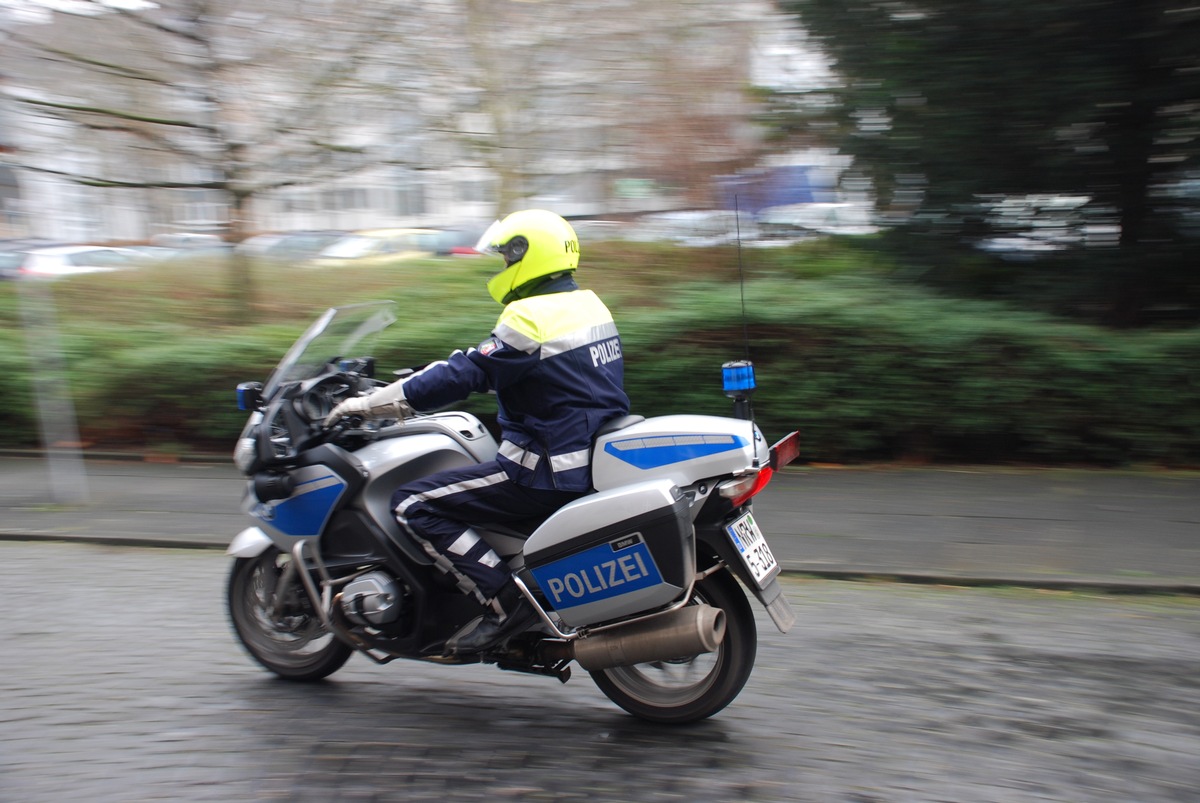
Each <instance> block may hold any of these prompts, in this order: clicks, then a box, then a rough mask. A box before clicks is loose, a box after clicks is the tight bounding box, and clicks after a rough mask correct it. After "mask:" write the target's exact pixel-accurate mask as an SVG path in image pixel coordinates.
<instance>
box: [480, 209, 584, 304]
mask: <svg viewBox="0 0 1200 803" xmlns="http://www.w3.org/2000/svg"><path fill="white" fill-rule="evenodd" d="M475 250H476V251H480V252H483V253H490V252H496V253H498V254H500V255H501V256H503V257H504V270H502V271H500V272H499V273H497V274H496V275H495V276H493V277H492V278H491V279H490V280H488V285H487V288H488V292H489V293H490V294H491V296H492V298H494V299H496V301H498V302H499V303H501V304H507V303H508V302H510V301H513V300H514V299H517V298H520V295H519V293H518V291H519V290H520V289H521V288H522V287H524V286H525V285H527V284H529V283H530V282H532V281H533V280H535V279H540V278H542V277H545V276H552V275H554V274H556V273H567V272H570V271H573V270H575V269H576V268H578V267H579V238H578V237H576V236H575V230H574V229H572V228H571V224H570V223H568V222H567V221H565V220H563V219H562V218H561V217H559V216H558V215H556V214H554V213H553V212H547V211H545V210H544V209H526V210H524V211H521V212H513V213H512V214H511V215H509V216H508V217H506V218H504V219H503V220H497V221H496V222H495V223H493V224H492V225H491V226H490V227H488V230H487V231H485V232H484V233H483V237H481V238H480V239H479V244H478V245H476V246H475Z"/></svg>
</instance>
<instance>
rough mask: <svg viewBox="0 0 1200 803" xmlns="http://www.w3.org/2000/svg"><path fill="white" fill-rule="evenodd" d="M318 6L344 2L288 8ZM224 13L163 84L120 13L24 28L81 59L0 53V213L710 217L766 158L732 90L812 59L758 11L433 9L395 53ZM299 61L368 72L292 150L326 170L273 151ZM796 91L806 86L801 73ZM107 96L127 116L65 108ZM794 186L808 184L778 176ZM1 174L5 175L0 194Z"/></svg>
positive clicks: (155, 55)
mask: <svg viewBox="0 0 1200 803" xmlns="http://www.w3.org/2000/svg"><path fill="white" fill-rule="evenodd" d="M326 5H328V6H330V7H331V8H332V6H335V5H337V4H336V3H330V4H320V5H319V6H318V5H314V6H312V10H311V12H310V8H309V7H307V6H306V7H305V14H306V16H309V15H310V14H317V13H319V12H318V9H319V8H324V7H325V6H326ZM240 9H241V10H238V4H235V7H234V10H233V11H232V12H230V16H229V17H228V18H227V20H226V22H227V30H225V29H222V30H221V31H220V32H219V33H220V34H221V37H222V38H221V39H220V40H219V42H218V44H219V45H220V47H221V48H222V49H223V50H222V52H223V53H224V54H225V55H223V56H222V57H221V58H220V59H218V60H217V61H216V62H214V64H215V66H214V65H196V64H189V63H188V62H187V60H186V59H180V58H179V57H178V56H177V55H170V58H167V59H166V61H168V62H170V63H171V64H172V69H177V70H179V74H178V75H174V74H173V75H171V76H169V80H165V79H164V73H163V71H162V68H161V67H160V66H159V65H158V64H157V63H156V60H159V59H160V57H161V56H162V55H163V53H165V52H166V51H167V50H169V48H165V47H164V46H163V45H162V43H161V42H159V43H155V42H154V41H153V40H152V39H151V38H150V37H149V35H148V34H147V33H146V32H144V31H140V30H139V29H137V28H133V27H130V26H128V25H122V24H120V23H121V20H119V19H116V17H117V16H119V15H109V16H111V17H113V19H111V20H108V19H100V18H98V17H96V16H92V17H79V16H72V15H66V14H61V13H55V14H53V15H51V16H50V17H48V19H49V20H50V21H49V22H42V23H39V24H37V25H26V26H22V30H23V35H24V36H28V37H35V38H37V39H38V40H39V41H41V42H53V43H54V47H55V49H56V51H60V52H68V53H72V54H76V53H77V54H78V57H77V59H75V62H77V63H73V59H74V58H75V57H74V56H71V57H64V58H62V59H60V60H59V61H57V62H55V61H54V60H45V59H43V60H41V61H38V60H37V59H36V51H35V50H26V51H25V52H24V55H23V56H22V55H21V54H20V53H18V52H17V51H16V50H14V49H12V48H6V51H7V55H3V56H0V64H3V65H5V66H8V67H9V69H10V70H11V73H12V76H13V78H12V81H11V82H10V87H9V96H10V99H14V98H15V99H16V101H15V102H10V103H9V109H10V114H13V115H16V116H18V117H19V118H20V120H19V123H16V124H14V125H12V126H11V130H12V135H11V136H12V138H13V139H14V140H18V139H19V141H20V155H21V158H20V159H10V160H9V161H10V162H12V163H14V164H17V165H20V166H21V167H18V169H17V170H16V171H15V173H16V175H18V176H19V179H20V182H21V188H20V190H21V192H22V193H23V196H24V200H23V201H20V202H18V203H16V204H15V206H16V207H17V208H20V209H21V210H22V212H23V214H24V215H25V216H26V219H25V223H26V224H27V228H28V229H29V232H28V233H30V234H37V235H40V236H47V237H55V238H61V239H70V240H140V239H147V238H149V237H150V236H152V235H154V234H157V233H161V232H167V231H222V230H224V229H225V228H226V227H227V226H228V224H229V222H230V220H231V218H236V220H237V224H238V229H239V230H240V231H242V232H247V233H248V232H253V231H268V230H296V229H354V228H368V227H382V226H410V225H440V224H445V223H453V222H460V221H464V220H482V219H490V218H492V217H494V216H495V215H496V214H497V213H499V212H503V211H509V210H511V209H513V208H519V207H522V206H545V207H549V208H553V209H555V210H557V211H559V212H560V213H562V214H564V215H567V216H599V215H634V214H638V213H643V212H649V211H660V210H669V209H681V208H712V207H714V206H719V205H721V204H722V203H723V201H724V196H726V195H727V194H728V193H727V192H725V190H727V188H728V186H729V184H728V180H726V181H725V183H724V184H723V183H722V182H721V180H719V179H718V177H721V176H729V175H731V174H737V173H739V172H742V171H745V170H746V169H748V168H752V167H754V166H755V165H756V164H759V163H760V161H761V160H762V158H763V156H764V154H765V153H766V146H765V143H764V137H763V132H762V131H761V130H760V129H759V128H758V127H757V126H756V125H755V124H754V123H753V118H754V113H755V105H754V104H755V101H754V100H753V97H752V94H751V93H750V92H749V91H748V90H749V89H750V87H751V86H752V85H754V84H756V83H758V84H761V83H764V82H766V83H771V82H780V81H783V82H786V81H789V80H793V81H794V80H798V79H797V78H796V76H795V75H791V74H790V73H794V71H795V70H796V65H797V64H806V63H807V62H805V61H804V59H803V58H802V55H803V54H801V53H799V52H798V51H797V50H796V47H795V43H794V42H789V41H787V40H786V39H781V37H780V32H781V31H783V30H785V29H787V27H788V26H789V25H790V20H789V19H788V18H786V17H784V16H783V15H781V14H780V13H779V12H778V11H777V9H776V8H775V6H774V3H772V2H770V0H737V1H736V2H728V0H686V1H685V0H675V1H674V2H661V3H644V2H641V1H640V0H603V1H602V0H558V2H553V3H519V2H511V0H430V2H426V3H422V4H418V5H416V6H413V7H411V8H409V9H408V10H407V11H406V12H405V16H404V17H403V19H402V21H400V22H394V21H392V20H389V23H388V24H389V25H391V24H395V25H396V28H395V30H394V31H391V32H390V35H391V36H393V37H394V39H393V40H392V41H393V42H396V43H399V44H396V45H394V46H392V47H390V49H387V48H381V49H380V51H379V54H378V55H376V56H371V54H370V53H366V52H364V53H357V54H356V53H349V52H342V53H338V52H336V51H335V48H336V47H337V44H336V41H335V29H336V27H337V25H338V23H339V20H337V19H336V18H333V17H330V18H329V20H328V21H322V20H314V19H311V18H309V19H298V18H296V15H295V13H294V8H293V7H291V6H289V5H288V4H287V3H282V4H281V3H280V2H279V0H258V2H252V3H243V4H240ZM141 13H147V14H149V13H151V12H149V11H143V12H141ZM153 13H157V14H159V15H160V19H162V20H164V21H166V22H168V23H169V24H170V25H171V26H174V27H176V28H180V29H183V28H184V27H186V26H187V25H193V24H195V21H194V20H192V19H191V18H188V17H186V16H185V15H182V13H176V12H173V11H172V4H171V3H168V2H164V3H162V4H161V7H160V8H159V9H158V10H157V11H155V12H153ZM362 13H368V12H366V11H364V12H362ZM101 16H103V15H101ZM391 16H392V17H395V16H396V15H395V14H392V15H391ZM317 23H321V24H323V25H324V26H325V27H324V28H321V27H319V26H318V25H317ZM98 25H104V26H106V27H105V31H106V33H107V34H108V35H109V36H111V37H112V38H110V39H108V40H106V41H105V42H104V47H103V53H104V56H103V58H104V60H105V63H106V64H109V65H110V67H109V68H108V75H107V76H106V78H105V79H104V80H105V83H103V84H102V85H100V86H101V89H100V90H93V89H92V88H91V87H87V88H86V90H87V91H84V90H85V88H83V87H81V85H80V83H79V81H80V79H79V78H78V76H79V75H80V74H83V73H81V72H80V70H79V68H80V67H81V66H84V65H86V64H87V63H89V62H96V61H98V60H99V57H98V56H95V55H93V51H92V50H91V49H89V46H90V44H91V41H92V40H94V39H95V36H96V29H97V28H96V26H98ZM314 31H316V32H317V33H314ZM322 31H328V32H329V34H328V41H327V42H323V41H321V40H320V37H321V36H322V33H321V32H322ZM314 37H318V38H314ZM123 38H126V41H122V39H123ZM268 40H269V41H268ZM289 42H290V43H291V46H292V50H293V51H294V52H293V53H292V54H291V55H290V56H287V57H284V56H278V58H280V59H285V58H292V59H293V61H290V62H289V61H280V62H279V63H278V64H277V65H275V69H273V70H272V69H269V66H270V65H268V67H265V68H262V69H259V70H258V71H257V72H256V71H255V70H254V67H255V62H256V59H257V58H259V56H258V54H259V53H263V52H271V51H270V50H269V47H274V48H275V51H274V52H276V53H278V52H280V51H279V48H280V47H281V46H282V45H283V44H285V43H289ZM297 42H298V43H300V45H299V46H298V47H297V45H296V43H297ZM268 46H269V47H268ZM306 49H307V50H308V53H309V55H311V63H314V64H322V63H329V64H331V65H336V64H337V59H339V58H340V59H343V60H349V59H351V58H352V57H355V56H361V58H360V59H359V60H360V61H361V62H362V63H361V64H356V65H355V69H358V70H359V73H358V74H357V75H356V79H355V82H354V83H352V84H351V83H349V82H347V84H346V88H344V89H341V90H339V92H338V93H337V94H336V95H334V96H333V97H332V100H330V99H325V100H323V101H321V103H320V104H317V103H314V104H313V113H312V119H311V122H310V125H311V131H309V132H306V133H307V134H308V138H309V139H310V140H316V139H319V138H321V137H325V138H328V139H330V140H331V141H333V144H334V145H335V146H336V147H331V148H330V149H329V151H328V154H327V158H326V160H325V161H324V162H322V161H321V160H320V159H315V158H313V157H312V156H311V155H297V154H296V153H290V152H289V151H288V147H284V146H285V145H286V144H287V143H289V142H292V141H295V142H299V141H300V140H301V137H294V139H293V140H286V139H285V138H286V137H287V136H291V135H293V134H294V132H285V129H284V128H283V125H282V124H281V123H278V122H276V121H273V120H272V119H271V113H272V110H273V109H276V108H282V107H284V106H286V105H288V103H290V102H292V101H293V100H294V96H295V95H296V94H297V92H298V91H300V90H299V89H298V87H299V86H300V85H299V84H298V83H296V81H295V79H296V77H297V74H298V73H300V72H302V71H303V70H305V69H307V66H306V63H305V62H304V61H303V56H304V55H305V53H306ZM793 57H794V58H793ZM321 59H327V60H328V61H327V62H322V61H321ZM193 60H194V59H193ZM180 65H182V66H180ZM285 68H286V69H285ZM817 69H818V68H817V67H816V66H812V67H811V70H813V71H816V70H817ZM189 70H191V71H192V72H188V71H189ZM221 70H224V71H225V72H226V74H227V78H226V79H225V83H224V84H222V92H220V93H217V92H212V91H209V90H207V89H205V88H202V87H199V86H198V85H196V84H197V82H198V79H196V78H194V77H193V76H195V75H204V76H210V75H215V74H217V73H218V72H219V71H221ZM764 71H765V74H764ZM91 76H92V80H100V78H99V77H98V76H97V75H96V74H95V73H94V72H93V73H91ZM130 76H134V77H144V76H153V77H154V79H153V80H140V81H139V80H131V79H130ZM802 78H803V79H804V80H811V79H812V74H811V72H810V71H809V69H808V68H805V71H804V74H803V76H802ZM127 79H128V80H127ZM156 82H158V83H157V85H156ZM181 88H182V90H184V91H175V90H179V89H181ZM231 88H232V89H231ZM168 89H170V90H171V91H172V92H173V94H168ZM234 90H236V91H234ZM217 94H220V95H221V97H220V99H219V100H220V104H221V105H220V106H219V107H218V106H216V105H215V104H216V101H215V100H214V99H213V98H214V96H215V95H217ZM101 104H106V105H107V107H109V108H113V109H136V110H139V117H140V116H141V115H142V114H144V119H137V120H128V119H127V120H123V121H120V120H117V121H106V120H105V119H104V118H103V117H102V116H101V115H98V114H96V113H95V112H94V111H88V112H80V111H78V109H79V108H82V107H85V106H87V107H89V108H91V107H94V106H98V105H101ZM67 107H72V108H70V109H69V110H66V111H64V109H66V108H67ZM150 118H162V119H171V120H176V119H178V120H186V121H188V124H189V126H190V130H189V128H188V127H185V126H183V125H174V126H173V127H168V126H164V125H161V124H159V125H158V126H157V127H156V126H155V125H154V124H151V123H148V122H146V120H147V119H150ZM272 125H275V126H277V129H278V131H280V132H283V133H280V134H278V137H279V141H278V142H275V141H272V136H273V133H272V128H271V126H272ZM0 126H2V122H0ZM3 131H4V128H3V127H0V135H2V132H3ZM9 147H10V149H11V148H13V147H14V146H13V145H10V146H9ZM292 150H293V151H296V150H297V148H292ZM297 153H298V151H297ZM188 154H194V157H193V158H188V156H187V155H188ZM788 175H791V176H795V177H797V180H803V181H808V179H809V176H808V175H807V174H803V172H802V171H799V172H798V171H792V172H790V173H786V172H785V173H779V174H777V176H776V177H777V178H780V177H782V178H786V176H788ZM81 179H82V180H81ZM4 183H5V178H4V174H3V173H2V172H0V193H3V192H4V191H5V190H4ZM13 183H15V182H13ZM118 184H119V185H122V186H116V185H118ZM723 188H725V190H723ZM780 191H781V193H782V195H781V197H783V196H786V197H789V198H790V197H793V196H794V195H795V193H789V192H787V188H783V189H782V190H780ZM234 196H238V197H240V198H242V199H243V200H244V203H243V205H241V206H236V207H235V202H234V200H233V199H234ZM0 197H3V196H0Z"/></svg>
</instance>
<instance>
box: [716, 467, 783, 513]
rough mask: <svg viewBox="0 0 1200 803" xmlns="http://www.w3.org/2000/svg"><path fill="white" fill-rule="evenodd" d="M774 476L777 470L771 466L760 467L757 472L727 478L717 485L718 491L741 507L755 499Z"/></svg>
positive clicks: (734, 504) (735, 505)
mask: <svg viewBox="0 0 1200 803" xmlns="http://www.w3.org/2000/svg"><path fill="white" fill-rule="evenodd" d="M773 476H775V472H774V471H773V470H772V469H770V468H769V467H764V468H761V469H759V471H758V473H756V474H747V475H746V476H744V477H738V478H737V479H732V480H726V481H725V482H723V483H721V484H720V485H718V486H717V493H719V494H720V495H721V496H723V497H725V498H726V499H728V500H730V501H731V502H732V503H733V506H734V507H741V506H742V505H744V504H746V503H747V502H749V501H750V500H751V499H753V498H754V497H755V495H756V494H757V493H758V492H759V491H761V490H762V489H763V488H766V487H767V483H768V482H770V481H771V477H773Z"/></svg>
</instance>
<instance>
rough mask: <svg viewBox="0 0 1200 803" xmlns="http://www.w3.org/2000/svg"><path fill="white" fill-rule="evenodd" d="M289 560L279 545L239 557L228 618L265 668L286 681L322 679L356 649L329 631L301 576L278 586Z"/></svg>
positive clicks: (232, 576)
mask: <svg viewBox="0 0 1200 803" xmlns="http://www.w3.org/2000/svg"><path fill="white" fill-rule="evenodd" d="M290 561H291V556H290V555H285V554H283V553H282V552H280V551H279V550H278V549H276V548H275V547H271V548H270V549H267V550H266V551H264V552H263V553H262V554H261V555H257V556H255V557H253V558H238V559H237V560H236V561H235V562H234V564H233V569H232V570H231V571H230V573H229V617H230V620H231V621H232V623H233V630H234V632H235V633H237V637H238V640H239V641H241V643H242V646H244V647H245V648H246V650H247V652H249V653H250V655H251V656H252V657H253V658H254V660H256V661H258V662H259V663H260V664H262V665H263V666H264V667H266V668H267V669H269V670H271V671H272V672H274V673H275V674H276V675H279V676H280V677H281V678H286V679H287V680H320V679H321V678H325V677H328V676H329V675H332V674H333V673H334V672H336V671H337V670H339V669H341V668H342V666H343V665H344V664H345V663H346V661H348V660H349V659H350V655H351V654H352V653H353V652H354V650H353V648H351V647H350V646H349V645H347V644H345V643H344V642H342V641H339V640H338V639H337V638H336V637H335V636H334V635H333V634H332V633H330V632H329V631H328V630H326V629H325V626H324V625H323V624H322V623H321V617H320V615H319V614H318V613H317V611H316V610H314V609H313V606H312V603H311V601H310V600H309V598H308V594H307V593H305V591H304V588H303V586H302V585H301V583H300V579H299V578H298V577H296V576H295V575H294V574H293V575H292V576H291V581H290V582H288V583H287V584H286V587H282V588H281V587H280V581H281V579H282V578H283V577H284V574H285V570H286V568H287V566H288V564H289V563H290ZM280 595H282V598H280ZM277 600H278V601H277Z"/></svg>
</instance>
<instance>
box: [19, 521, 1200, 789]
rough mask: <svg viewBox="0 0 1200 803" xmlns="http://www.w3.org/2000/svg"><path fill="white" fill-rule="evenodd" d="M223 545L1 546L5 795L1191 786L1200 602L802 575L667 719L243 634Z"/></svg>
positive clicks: (584, 685) (580, 683) (598, 698)
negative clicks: (717, 701) (740, 669)
mask: <svg viewBox="0 0 1200 803" xmlns="http://www.w3.org/2000/svg"><path fill="white" fill-rule="evenodd" d="M227 568H228V562H227V560H226V559H225V558H224V557H223V556H222V555H220V554H219V553H217V552H215V551H209V550H175V549H144V548H134V547H105V546H96V545H88V544H69V543H25V542H0V588H3V589H4V591H5V592H6V594H5V599H6V602H5V616H3V617H2V618H0V644H2V645H3V646H2V647H0V801H3V802H4V803H43V802H45V803H50V802H51V801H53V802H55V803H58V801H63V800H88V801H96V802H97V803H105V802H107V801H119V802H121V803H124V802H125V801H208V800H213V801H217V800H220V801H243V800H244V801H259V800H287V801H321V802H322V803H324V802H326V801H363V800H370V801H434V800H437V801H459V800H501V801H503V800H521V801H526V800H532V801H560V800H563V801H570V800H580V801H583V800H587V801H676V800H682V801H853V802H854V803H866V802H867V801H1028V800H1055V801H1194V800H1196V799H1197V790H1198V789H1200V599H1197V598H1195V597H1186V596H1183V597H1156V596H1106V595H1100V594H1086V593H1067V592H1038V591H1032V590H1021V589H1008V590H1005V589H980V588H945V587H935V586H921V585H898V584H888V583H877V584H873V583H847V582H838V581H829V580H800V579H796V578H785V580H784V584H785V587H786V590H787V593H788V596H789V598H790V599H791V602H792V604H793V606H795V608H796V612H797V614H798V623H797V626H796V628H795V629H794V630H793V631H792V633H791V634H789V635H787V636H783V635H780V634H779V633H778V632H776V631H775V630H774V628H773V627H772V626H771V625H770V623H769V620H767V618H766V617H765V615H763V614H762V612H761V610H760V611H759V630H760V646H759V658H758V664H757V667H756V669H755V672H754V674H753V676H752V677H751V679H750V682H749V684H748V685H747V688H746V690H745V691H744V692H743V693H742V695H741V697H739V698H738V699H737V700H736V701H734V703H733V704H732V705H731V706H730V707H729V708H728V709H726V710H725V711H724V712H722V713H721V714H719V715H717V717H715V718H714V719H712V720H709V721H707V722H704V723H701V724H699V725H695V726H690V727H683V728H679V727H676V728H669V727H662V726H653V725H648V724H643V723H641V722H639V721H638V720H635V719H633V718H631V717H630V716H628V715H626V714H625V713H624V712H622V711H620V710H619V709H617V708H616V707H615V706H613V705H612V704H611V703H609V702H608V700H607V699H606V698H604V697H603V695H601V694H600V692H599V690H597V689H596V688H595V687H594V686H593V685H592V683H591V681H590V680H589V679H588V678H587V676H586V674H585V673H583V672H581V671H578V670H577V671H576V673H575V678H574V679H572V680H571V682H570V683H568V684H566V685H559V684H558V683H557V682H556V681H553V680H549V679H545V678H535V677H527V676H523V675H516V674H510V673H505V672H501V671H499V670H496V669H495V668H493V667H483V666H473V667H459V668H455V667H439V666H435V665H427V664H422V663H413V662H406V661H396V662H394V663H391V664H389V665H387V666H376V665H375V664H373V663H371V662H370V661H368V660H366V659H364V658H362V657H361V656H356V657H355V658H353V659H352V660H351V662H350V663H349V664H348V665H347V666H346V667H345V668H344V669H342V670H341V671H340V672H338V673H337V674H335V675H334V676H333V677H332V678H331V679H330V680H329V681H327V682H324V683H320V684H316V685H298V684H289V683H285V682H282V681H278V680H275V679H274V678H273V677H272V676H271V675H269V674H267V673H266V672H264V671H263V670H261V669H259V668H258V667H257V665H256V664H254V663H252V662H251V660H250V659H249V658H248V657H247V656H246V655H245V654H244V653H242V651H241V649H240V648H239V647H238V646H237V644H236V643H235V641H234V640H233V636H232V634H231V632H230V630H229V627H228V625H227V621H226V616H225V609H224V598H223V595H224V583H225V574H226V571H227Z"/></svg>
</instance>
